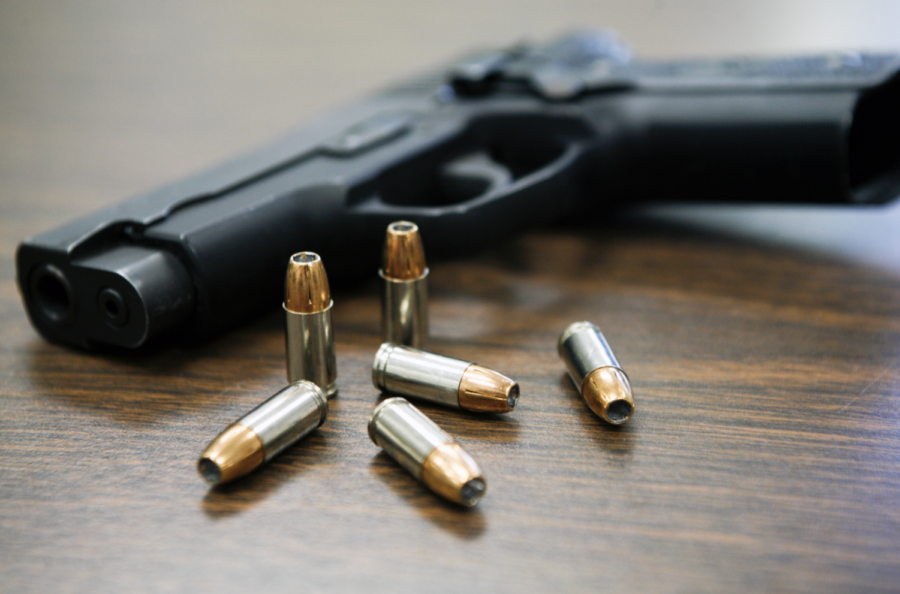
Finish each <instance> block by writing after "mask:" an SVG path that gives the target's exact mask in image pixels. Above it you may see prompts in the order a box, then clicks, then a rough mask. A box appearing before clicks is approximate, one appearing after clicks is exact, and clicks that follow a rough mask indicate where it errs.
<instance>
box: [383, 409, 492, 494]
mask: <svg viewBox="0 0 900 594" xmlns="http://www.w3.org/2000/svg"><path fill="white" fill-rule="evenodd" d="M369 437H371V438H372V441H373V442H374V443H375V445H377V446H378V447H380V448H382V449H384V451H385V452H387V454H388V455H389V456H390V457H391V458H393V459H394V460H396V461H397V462H398V463H399V464H400V466H402V467H403V468H405V469H406V470H407V471H408V472H409V473H410V474H411V475H413V476H414V477H416V479H417V480H418V481H419V482H421V483H423V484H424V485H425V486H426V487H428V488H429V489H431V490H432V491H434V492H435V493H437V494H438V495H440V496H441V497H444V498H445V499H449V500H450V501H453V502H454V503H458V504H460V505H465V506H466V507H472V506H474V505H475V504H476V503H478V502H479V501H480V500H481V498H482V497H484V493H485V490H486V489H487V483H486V482H485V480H484V476H483V475H482V473H481V468H479V467H478V464H477V463H476V462H475V460H473V459H472V457H471V456H470V455H469V454H468V453H467V452H466V451H465V450H464V449H462V447H461V446H460V445H459V444H458V443H456V441H455V440H454V439H453V438H452V437H450V436H449V435H448V434H447V433H445V432H444V431H443V430H442V429H441V428H440V427H438V426H437V425H436V424H435V423H434V422H433V421H432V420H431V419H429V418H428V417H426V416H425V414H424V413H422V411H420V410H419V409H417V408H416V407H414V406H413V405H412V404H410V403H409V402H408V401H406V400H404V399H403V398H388V399H387V400H385V401H384V402H382V403H381V404H379V405H378V406H377V407H376V408H375V410H374V412H372V418H371V419H370V420H369Z"/></svg>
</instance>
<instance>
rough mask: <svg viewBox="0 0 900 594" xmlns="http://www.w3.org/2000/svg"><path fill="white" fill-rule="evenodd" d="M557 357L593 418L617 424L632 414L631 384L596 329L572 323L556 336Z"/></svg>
mask: <svg viewBox="0 0 900 594" xmlns="http://www.w3.org/2000/svg"><path fill="white" fill-rule="evenodd" d="M558 351H559V356H560V358H562V360H563V362H565V364H566V368H567V369H568V370H569V377H571V378H572V381H573V382H575V387H576V388H578V390H579V391H580V392H581V396H582V398H584V401H585V402H586V403H587V405H588V406H589V407H590V409H591V410H592V411H594V412H595V413H596V414H597V416H599V417H600V418H601V419H603V420H604V421H606V422H607V423H612V424H613V425H621V424H622V423H624V422H626V421H627V420H628V419H630V418H631V415H633V414H634V396H633V395H632V393H631V384H630V383H629V381H628V376H627V375H625V372H624V371H623V370H622V366H621V365H619V362H618V361H617V360H616V356H615V355H614V354H613V352H612V349H611V348H609V343H607V342H606V338H605V337H604V336H603V334H602V333H601V332H600V328H598V327H597V326H595V325H594V324H591V323H590V322H575V323H574V324H571V325H569V327H568V328H566V329H565V330H563V333H562V335H561V336H560V337H559V344H558Z"/></svg>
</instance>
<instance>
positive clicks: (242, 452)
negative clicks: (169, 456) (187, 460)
mask: <svg viewBox="0 0 900 594" xmlns="http://www.w3.org/2000/svg"><path fill="white" fill-rule="evenodd" d="M265 458H266V454H265V449H264V448H263V444H262V441H260V439H259V436H257V435H256V432H255V431H253V430H252V429H250V428H249V427H245V426H244V425H241V424H240V423H234V424H233V425H231V426H230V427H228V428H227V429H225V431H223V432H222V433H220V434H219V436H218V437H216V438H215V439H214V440H212V442H211V443H210V444H209V445H208V446H206V449H205V450H203V453H202V454H200V459H199V460H198V461H197V472H198V473H200V476H201V477H202V478H203V480H205V481H206V482H207V483H209V484H210V485H212V486H215V485H221V484H223V483H227V482H229V481H233V480H234V479H236V478H238V477H240V476H244V475H245V474H247V473H248V472H252V471H253V470H254V469H255V468H256V467H258V466H259V465H260V464H262V463H263V462H264V461H265Z"/></svg>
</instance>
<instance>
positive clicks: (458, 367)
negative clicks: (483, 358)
mask: <svg viewBox="0 0 900 594" xmlns="http://www.w3.org/2000/svg"><path fill="white" fill-rule="evenodd" d="M372 383H373V384H375V387H376V388H378V389H379V390H383V391H387V392H394V393H396V394H403V395H404V396H411V397H413V398H421V399H422V400H429V401H431V402H438V403H440V404H445V405H447V406H453V407H457V408H462V409H464V410H471V411H474V412H484V413H507V412H512V410H513V409H515V408H516V404H517V403H518V402H519V384H517V383H516V382H514V381H513V380H511V379H509V378H508V377H506V376H505V375H503V374H500V373H498V372H496V371H494V370H493V369H488V368H487V367H482V366H481V365H477V364H475V363H472V362H471V361H462V360H460V359H454V358H453V357H445V356H443V355H435V354H434V353H429V352H426V351H421V350H419V349H414V348H412V347H407V346H400V345H397V344H391V343H389V342H386V343H384V344H382V345H381V348H379V349H378V352H377V353H375V361H374V362H373V363H372Z"/></svg>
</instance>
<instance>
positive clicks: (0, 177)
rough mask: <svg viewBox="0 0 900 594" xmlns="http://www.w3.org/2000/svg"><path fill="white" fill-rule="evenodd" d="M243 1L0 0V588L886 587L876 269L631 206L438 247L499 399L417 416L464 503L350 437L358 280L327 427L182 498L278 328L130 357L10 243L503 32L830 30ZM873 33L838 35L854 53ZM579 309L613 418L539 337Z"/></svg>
mask: <svg viewBox="0 0 900 594" xmlns="http://www.w3.org/2000/svg"><path fill="white" fill-rule="evenodd" d="M780 4H781V3H779V5H780ZM774 5H775V4H774V3H773V4H772V6H774ZM254 6H255V7H254V8H252V9H251V8H249V5H246V6H245V5H227V6H224V5H221V4H219V3H216V4H209V5H195V6H194V7H192V8H185V7H182V6H181V5H180V4H176V3H171V4H167V3H142V4H138V3H134V4H124V3H109V4H102V3H77V5H76V4H71V5H70V4H63V3H60V4H59V5H48V4H41V5H37V4H34V3H22V4H15V3H4V4H3V5H2V7H0V209H2V210H0V212H2V219H0V324H2V326H0V333H2V337H3V340H2V342H0V591H2V592H25V591H33V592H79V591H81V592H83V591H91V592H199V591H207V592H212V591H216V592H238V591H242V592H258V591H291V592H296V591H302V592H306V591H330V592H349V591H364V592H406V591H423V592H463V591H465V592H482V591H484V592H497V591H508V592H512V591H515V592H523V591H534V592H562V591H566V592H568V591H601V590H602V591H610V592H728V591H731V592H748V591H752V592H776V591H780V592H794V591H798V592H799V591H805V592H863V591H873V592H878V591H885V592H888V591H897V590H898V589H900V507H898V503H900V399H898V396H900V369H898V354H900V272H898V271H897V270H894V271H892V270H890V269H889V268H879V267H876V266H873V265H870V264H866V263H860V262H859V261H855V260H853V259H850V258H846V257H842V256H840V255H834V254H833V253H826V252H823V251H817V250H815V249H801V248H796V247H784V246H783V245H782V244H776V243H771V242H768V241H764V240H753V239H746V238H741V239H738V238H736V237H734V236H732V235H729V234H723V233H711V232H697V231H692V230H690V229H689V228H686V227H683V226H673V225H659V224H655V223H654V224H650V223H649V222H648V220H647V219H646V218H645V217H637V218H632V219H628V220H626V221H623V222H619V223H606V224H604V225H592V224H585V225H584V226H583V227H579V228H557V229H551V230H544V231H537V232H531V233H528V234H525V235H523V236H521V237H518V238H511V239H510V240H509V241H508V242H506V243H504V244H503V245H502V246H500V247H498V248H496V249H493V250H490V251H486V252H484V253H482V254H481V255H479V256H477V257H474V258H471V259H467V260H461V261H453V262H437V263H434V264H433V265H432V275H431V279H430V282H431V284H430V290H431V295H432V301H431V323H432V346H433V348H434V350H437V351H440V352H443V353H446V354H449V355H452V356H456V357H460V358H465V359H469V360H475V361H478V362H479V363H481V364H483V365H486V366H490V367H494V368H496V369H498V370H500V371H502V372H504V373H506V374H507V375H509V376H511V377H513V378H516V379H517V380H518V381H519V382H520V385H521V390H522V398H521V400H520V407H519V408H518V409H517V410H516V412H515V413H513V414H511V415H508V416H504V417H497V418H493V417H492V418H486V417H479V416H476V415H473V414H466V413H462V412H460V411H456V410H450V409H444V408H439V407H437V406H428V405H425V404H423V405H422V406H421V408H422V410H424V411H425V412H426V413H427V414H428V415H429V416H431V417H432V418H433V419H434V420H435V421H436V422H437V423H438V424H439V425H441V426H442V427H443V428H445V429H446V430H447V431H449V432H450V433H452V434H453V435H455V436H456V437H457V438H458V439H459V440H460V441H461V442H462V443H463V445H464V446H465V447H466V448H467V449H468V450H469V451H470V453H471V454H472V455H473V456H474V457H475V458H476V459H477V460H478V461H479V462H480V464H481V465H482V467H483V469H484V472H485V474H486V476H487V479H488V482H489V490H488V495H487V497H486V498H485V499H484V500H483V502H482V503H481V504H480V505H479V506H478V507H477V508H476V509H474V510H462V509H458V508H456V507H454V506H452V505H450V504H446V503H444V502H443V501H441V500H439V499H437V498H436V497H435V496H434V495H432V494H431V493H430V492H429V491H427V490H426V489H424V488H423V487H422V486H420V485H419V484H418V483H416V482H415V480H414V479H412V478H411V477H410V476H409V475H408V474H406V473H405V472H404V471H403V470H402V469H401V468H400V467H399V466H398V465H397V464H395V463H394V462H393V461H392V460H391V459H389V458H387V457H386V456H385V455H384V454H383V453H379V450H378V449H377V448H376V447H375V446H374V445H373V444H372V443H371V442H370V441H369V438H368V436H367V434H366V422H367V420H368V417H369V414H370V413H371V411H372V409H373V407H374V405H375V404H376V403H377V402H378V401H379V399H380V395H379V394H378V392H377V391H376V390H375V389H374V388H373V387H372V384H371V380H370V366H371V362H372V357H373V355H374V353H375V350H376V348H377V346H378V345H379V342H380V340H379V324H380V322H379V300H378V284H377V282H376V275H375V274H374V272H373V274H372V278H371V280H370V281H369V282H367V283H364V284H363V285H362V286H361V287H357V288H354V289H352V290H341V291H338V292H337V294H336V295H335V310H334V320H335V336H336V340H337V358H338V366H339V378H338V386H339V389H340V393H339V396H338V397H337V399H335V400H334V401H333V402H332V403H331V410H330V413H329V417H328V420H327V422H326V423H325V425H324V426H323V427H322V428H320V429H319V430H318V431H317V432H316V433H314V434H313V435H312V436H311V437H309V438H308V439H306V440H305V441H304V442H302V443H300V444H299V445H298V446H296V447H294V448H292V449H290V450H289V451H287V452H286V453H285V454H283V455H282V456H281V457H279V458H278V459H277V460H276V461H275V462H273V463H272V464H271V465H270V466H268V467H267V468H265V469H263V470H262V471H260V472H257V473H255V474H253V475H251V476H249V477H247V478H246V480H242V481H240V482H237V483H235V484H232V485H230V486H227V487H225V488H221V489H216V490H208V489H207V488H206V486H205V485H204V484H203V483H202V482H201V480H200V479H199V478H198V476H197V474H196V471H195V468H194V466H195V463H196V457H197V455H198V454H199V452H200V450H201V449H202V448H203V447H204V445H205V444H206V443H207V442H208V441H209V440H210V439H211V438H212V437H214V436H215V434H216V433H217V432H218V431H219V430H221V429H222V428H224V427H225V426H226V425H227V424H228V423H230V422H232V421H233V420H235V419H236V418H237V417H238V416H240V415H241V414H243V413H244V412H246V411H248V410H249V409H250V408H252V407H253V406H255V405H256V404H257V403H259V402H260V401H261V400H262V399H264V398H266V397H268V396H269V395H270V394H271V393H273V392H274V391H276V390H277V389H279V388H280V387H281V386H282V385H283V383H284V381H285V378H284V351H283V349H284V343H283V341H284V337H283V318H282V316H281V315H280V314H279V312H272V314H271V315H269V316H266V317H264V318H262V319H260V320H258V321H256V322H254V323H252V324H250V325H248V326H244V327H242V328H240V329H238V330H236V331H234V332H231V333H229V334H227V335H225V336H222V337H221V338H218V339H216V340H214V341H213V342H209V343H206V344H203V345H199V346H193V347H181V346H177V345H170V346H167V347H165V348H161V349H152V350H151V351H150V352H146V353H142V354H138V355H129V354H123V355H110V354H104V355H98V354H90V353H84V352H76V351H73V350H70V349H67V348H64V347H60V346H56V345H53V344H49V343H47V342H45V341H44V340H42V339H41V338H40V337H39V336H38V335H37V334H36V333H35V332H34V330H33V329H32V328H31V327H30V326H29V324H28V321H27V319H26V317H25V315H24V312H23V310H22V307H21V303H20V300H19V295H18V292H17V290H16V287H15V281H14V280H13V279H14V265H13V253H14V250H15V246H16V244H17V243H18V241H19V240H21V239H22V238H23V237H25V236H27V235H30V234H34V233H38V232H40V231H43V230H46V229H49V228H50V227H52V226H55V225H58V224H61V223H63V222H65V221H67V220H69V219H71V218H73V217H75V216H78V215H80V214H85V213H87V212H90V211H91V210H94V209H96V208H98V207H100V206H104V205H108V204H113V203H115V202H117V201H119V200H121V199H122V198H124V197H127V196H129V195H132V194H135V193H138V192H141V191H144V190H148V189H152V188H153V186H155V185H157V184H160V183H162V182H164V181H167V180H170V179H172V178H175V177H177V176H179V175H183V174H186V173H189V172H190V171H193V170H197V169H200V168H203V167H205V166H208V165H210V164H212V163H214V162H215V161H217V160H219V159H222V158H224V157H227V156H229V155H232V154H234V153H237V152H240V151H241V150H243V149H245V148H247V147H249V146H252V145H253V144H257V143H260V142H262V141H264V140H266V139H267V138H268V137H270V136H272V135H274V134H278V133H279V132H281V131H283V130H284V129H285V128H287V127H288V126H291V125H293V124H295V123H297V122H298V121H300V120H302V119H303V118H305V117H308V116H311V115H312V114H313V113H315V112H316V111H318V110H320V109H322V108H325V107H328V106H330V105H333V104H335V103H336V102H339V101H345V100H348V99H351V98H352V97H354V96H355V95H356V94H358V93H359V92H360V91H362V90H364V89H367V88H372V87H374V86H376V85H378V84H380V83H383V82H384V81H386V80H389V79H391V78H397V77H399V76H402V75H403V74H405V73H407V72H410V71H411V70H413V69H415V68H420V67H424V66H427V65H428V64H430V63H433V62H435V61H437V60H440V59H446V58H447V57H449V56H452V55H453V54H454V53H458V52H460V51H462V50H464V49H466V48H467V47H469V46H471V45H478V44H481V45H484V44H487V43H488V41H489V40H490V39H491V37H492V36H494V35H495V33H496V38H497V39H498V40H499V42H501V43H505V42H508V41H511V40H513V39H515V38H516V37H519V36H520V35H521V34H522V33H529V34H533V35H535V36H538V37H546V36H547V35H549V34H550V33H552V32H554V31H558V30H560V29H562V28H564V26H565V25H570V26H571V25H576V26H583V25H585V24H586V23H597V24H606V25H613V26H616V27H618V28H620V29H622V30H623V32H624V33H625V34H626V35H627V36H629V37H631V38H632V39H633V40H634V42H635V45H637V46H638V47H639V48H646V47H647V46H649V49H650V50H652V51H654V52H656V53H657V54H659V53H670V54H673V55H675V54H684V53H690V52H692V51H693V52H697V51H707V50H708V51H725V50H735V51H756V50H760V51H761V50H766V49H771V50H780V49H804V48H807V47H810V48H812V49H815V48H816V47H818V46H817V45H816V44H822V43H824V42H825V41H823V40H827V39H828V32H829V30H828V29H827V27H825V26H824V25H821V22H820V21H816V20H815V19H813V24H812V25H809V23H806V25H807V27H809V26H812V27H813V29H815V26H820V29H817V31H819V33H820V35H819V37H809V36H808V35H807V36H806V37H802V36H800V37H792V36H790V35H782V36H781V37H779V36H778V35H777V34H776V33H777V32H783V31H785V30H786V31H792V30H798V25H797V22H798V21H791V20H790V18H788V17H784V18H783V19H782V22H780V25H779V26H775V25H772V26H771V27H769V28H768V29H765V28H763V29H760V30H754V27H757V28H759V27H761V25H760V23H769V21H768V20H766V19H765V18H763V16H764V15H763V16H759V14H757V12H754V11H753V10H750V9H749V8H748V7H750V6H757V4H756V3H753V4H751V3H744V9H743V12H741V11H740V10H738V9H737V8H735V9H733V11H734V12H727V11H726V12H722V10H723V9H710V12H711V13H713V14H712V16H710V17H709V18H711V19H712V22H714V23H718V25H719V26H718V27H712V28H710V29H709V33H708V35H707V37H703V31H705V29H703V28H702V27H700V26H699V25H697V26H696V27H694V28H691V25H690V23H691V22H692V21H691V18H692V17H693V18H694V19H696V18H697V16H698V11H700V10H701V9H700V8H699V7H698V6H696V5H695V4H693V3H691V4H689V8H690V10H693V11H694V12H693V13H690V11H689V14H688V15H687V16H685V15H682V14H681V13H680V12H679V11H677V10H675V9H674V8H672V7H671V6H658V5H657V3H650V2H648V3H637V4H635V5H634V6H633V7H631V8H623V7H621V6H618V7H616V6H611V5H606V4H603V5H596V6H595V5H593V4H592V5H590V6H585V5H582V4H580V3H565V2H562V3H560V2H555V3H549V2H548V3H545V4H540V3H538V4H536V5H535V6H533V7H531V8H530V9H529V10H516V8H515V7H516V5H515V4H513V3H505V4H504V3H495V4H490V3H489V4H487V5H484V4H483V3H479V2H465V3H460V4H459V6H457V7H456V8H453V9H451V8H447V7H443V8H437V7H434V8H431V9H426V8H423V7H422V6H420V5H419V4H416V3H412V2H409V3H400V2H394V3H391V4H389V5H387V6H382V7H381V8H378V9H376V8H373V7H371V6H370V5H369V4H368V3H363V2H340V3H332V4H328V5H327V6H326V5H324V4H323V5H322V6H318V7H312V6H310V7H300V6H296V7H291V6H286V5H282V4H275V3H273V4H271V5H269V4H266V5H261V6H260V5H254ZM654 7H656V8H654ZM769 8H771V7H770V6H769V5H768V4H765V5H763V8H762V9H761V10H766V9H769ZM868 10H869V13H868V14H869V16H870V17H875V16H877V14H875V11H876V9H875V8H873V7H871V6H870V7H868ZM605 11H608V12H605ZM707 16H709V15H707ZM782 16H783V15H782ZM716 19H718V21H716ZM838 20H840V19H838ZM882 20H883V19H877V18H872V20H871V24H870V29H871V35H872V36H870V37H866V36H865V35H864V33H865V31H864V32H863V33H859V31H858V30H857V29H859V27H857V29H853V27H850V26H849V25H848V27H849V29H847V30H849V31H850V32H849V33H847V36H846V37H840V36H839V35H838V36H836V37H834V38H833V39H834V40H836V41H835V43H839V44H844V45H847V44H850V43H856V42H859V43H866V42H867V40H868V41H871V42H872V43H875V44H876V45H877V44H878V43H881V42H882V41H884V35H883V34H882V33H883V31H882V29H883V26H882V25H881V24H880V23H881V22H882ZM848 22H850V21H848ZM853 22H855V21H853ZM816 23H819V25H816ZM851 24H852V23H851ZM673 26H674V27H676V29H677V27H678V26H682V27H683V29H684V32H683V33H678V32H677V31H676V32H672V27H673ZM823 27H825V28H823ZM879 27H882V28H879ZM701 29H703V31H701ZM842 30H843V29H842ZM859 30H862V29H859ZM804 31H806V32H807V33H808V31H809V29H808V28H807V29H804ZM661 32H666V34H665V35H663V34H662V33H661ZM767 32H768V34H769V36H768V37H766V34H767ZM666 35H668V36H666ZM854 35H856V37H854ZM879 35H881V37H879ZM698 39H700V40H701V41H697V40H698ZM703 39H706V40H707V42H705V43H706V45H704V42H703V41H702V40H703ZM873 39H874V41H872V40H873ZM729 43H730V44H731V45H729ZM897 212H898V211H897V209H893V210H891V211H888V213H886V214H885V216H887V214H890V213H893V214H894V216H895V217H896V215H897ZM878 216H880V215H879V213H873V214H872V217H878ZM897 218H898V220H900V217H897ZM810 224H812V223H810ZM883 233H885V235H884V241H885V245H887V244H888V243H889V242H890V241H891V240H892V237H890V236H889V235H890V233H889V232H883ZM870 239H871V237H870ZM876 239H877V236H876ZM876 243H877V242H876ZM581 319H587V320H592V321H594V322H596V323H597V324H599V325H600V326H601V327H602V328H603V330H604V331H605V333H606V336H607V338H608V339H609V341H610V343H611V345H612V346H613V348H614V349H615V351H616V353H617V355H618V357H619V359H620V361H621V362H622V364H623V365H624V367H625V369H626V370H627V372H628V373H629V375H630V377H631V379H632V383H633V386H634V390H635V395H636V396H635V400H636V413H635V416H634V418H633V420H632V421H631V422H630V423H628V424H627V425H626V426H624V427H621V428H614V427H611V426H608V425H606V424H604V423H603V422H602V421H600V420H599V419H598V418H597V417H596V416H594V415H593V414H592V413H591V412H590V411H589V410H588V409H587V408H586V406H585V405H584V403H583V402H582V401H581V400H580V398H579V397H578V395H577V394H576V392H575V390H574V389H573V387H572V385H571V384H570V382H569V380H568V378H567V377H566V376H565V375H564V368H563V365H562V364H561V362H560V361H559V359H558V357H557V355H556V340H557V338H558V336H559V333H560V331H561V330H562V329H563V328H564V327H565V326H566V325H567V324H569V323H570V322H573V321H576V320H581Z"/></svg>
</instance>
